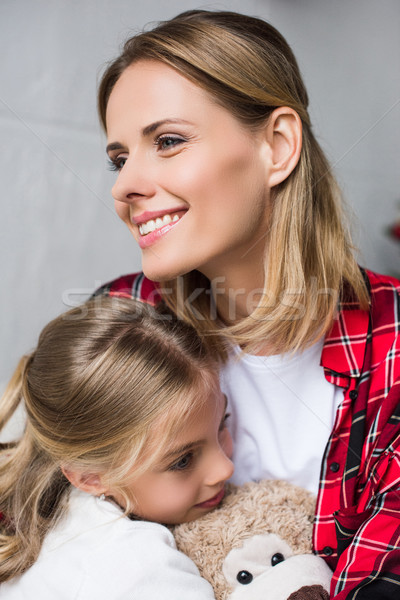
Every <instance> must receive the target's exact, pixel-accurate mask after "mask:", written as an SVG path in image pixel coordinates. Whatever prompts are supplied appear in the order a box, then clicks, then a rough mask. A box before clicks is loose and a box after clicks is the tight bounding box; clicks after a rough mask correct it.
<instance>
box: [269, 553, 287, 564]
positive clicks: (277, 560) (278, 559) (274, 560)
mask: <svg viewBox="0 0 400 600" xmlns="http://www.w3.org/2000/svg"><path fill="white" fill-rule="evenodd" d="M284 560H285V557H284V556H283V554H281V553H280V552H277V553H276V554H274V555H273V557H272V558H271V565H272V566H273V567H275V565H278V564H279V563H281V562H283V561H284Z"/></svg>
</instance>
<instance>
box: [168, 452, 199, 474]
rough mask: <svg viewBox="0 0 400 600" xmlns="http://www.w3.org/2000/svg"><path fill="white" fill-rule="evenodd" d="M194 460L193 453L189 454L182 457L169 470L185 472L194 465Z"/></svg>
mask: <svg viewBox="0 0 400 600" xmlns="http://www.w3.org/2000/svg"><path fill="white" fill-rule="evenodd" d="M193 458H194V455H193V452H188V453H187V454H185V455H184V456H181V458H180V459H179V460H178V461H177V462H176V463H174V464H173V465H171V466H170V467H169V469H168V470H169V471H184V470H185V469H188V468H189V467H190V466H191V465H192V462H193Z"/></svg>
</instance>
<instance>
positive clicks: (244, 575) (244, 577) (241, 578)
mask: <svg viewBox="0 0 400 600" xmlns="http://www.w3.org/2000/svg"><path fill="white" fill-rule="evenodd" d="M236 579H237V580H238V582H239V583H241V584H242V585H247V584H248V583H251V582H252V581H253V575H252V574H251V573H249V572H248V571H239V573H238V574H237V575H236Z"/></svg>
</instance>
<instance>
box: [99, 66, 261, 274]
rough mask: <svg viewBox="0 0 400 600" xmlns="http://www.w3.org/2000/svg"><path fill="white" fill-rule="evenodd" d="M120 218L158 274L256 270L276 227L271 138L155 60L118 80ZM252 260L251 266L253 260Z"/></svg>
mask: <svg viewBox="0 0 400 600" xmlns="http://www.w3.org/2000/svg"><path fill="white" fill-rule="evenodd" d="M106 118H107V137H108V147H107V151H108V155H109V157H110V160H111V161H112V163H113V165H114V167H115V169H116V170H117V171H118V176H117V180H116V183H115V185H114V187H113V189H112V194H113V196H114V199H115V206H116V210H117V213H118V215H119V217H120V218H121V219H122V220H123V221H124V222H125V223H126V224H127V226H128V227H129V229H130V231H131V232H132V234H133V236H134V238H135V239H136V241H137V242H138V243H139V245H140V248H141V250H142V262H143V271H144V273H145V274H146V275H147V276H148V277H149V278H150V279H153V280H155V281H162V280H164V279H168V278H173V277H176V276H178V275H181V274H184V273H187V272H189V271H191V270H193V269H198V270H199V271H201V272H203V273H204V274H205V275H206V276H207V277H209V278H210V279H212V278H213V277H216V276H221V275H224V274H225V273H226V271H227V270H229V268H230V267H232V268H235V267H237V268H238V267H239V266H240V267H241V268H244V269H246V267H247V266H248V268H249V269H250V270H251V269H253V268H254V250H253V247H254V246H255V245H256V246H257V248H258V250H257V251H258V252H259V255H260V257H262V255H263V253H264V243H260V240H265V232H266V231H267V226H268V204H269V188H268V172H269V169H268V167H269V164H270V151H269V146H268V144H267V142H266V139H265V137H266V136H265V133H264V131H259V132H257V133H254V132H251V131H250V130H248V129H246V128H245V127H244V126H243V125H242V124H240V123H239V121H238V120H237V119H236V118H234V117H233V116H232V115H231V113H230V112H228V111H227V110H226V109H224V108H222V107H221V106H219V105H218V104H216V103H215V101H213V99H212V98H211V96H210V95H209V94H208V93H207V92H206V91H204V90H203V89H202V88H200V87H198V86H197V85H195V84H194V83H192V82H190V81H189V80H188V79H186V78H185V77H183V76H181V75H180V74H179V73H178V72H177V71H175V70H174V69H172V68H170V67H168V66H167V65H164V64H163V63H160V62H157V61H147V60H146V61H144V60H143V61H139V62H137V63H136V64H133V65H131V66H130V67H128V68H127V69H126V70H125V71H124V72H123V74H122V75H121V77H120V78H119V80H118V81H117V83H116V85H115V87H114V89H113V91H112V93H111V96H110V99H109V103H108V107H107V115H106ZM247 263H248V264H247Z"/></svg>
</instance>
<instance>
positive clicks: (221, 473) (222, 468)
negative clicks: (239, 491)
mask: <svg viewBox="0 0 400 600" xmlns="http://www.w3.org/2000/svg"><path fill="white" fill-rule="evenodd" d="M233 471H234V466H233V462H232V461H231V459H230V458H229V457H228V456H227V455H226V454H225V452H224V451H223V450H222V448H221V449H220V451H219V452H218V455H217V456H214V457H213V458H212V459H211V466H210V467H209V471H208V473H207V476H206V482H205V483H206V485H208V486H210V487H211V486H215V485H218V484H219V483H223V482H224V481H226V480H227V479H229V478H230V477H232V475H233Z"/></svg>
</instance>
